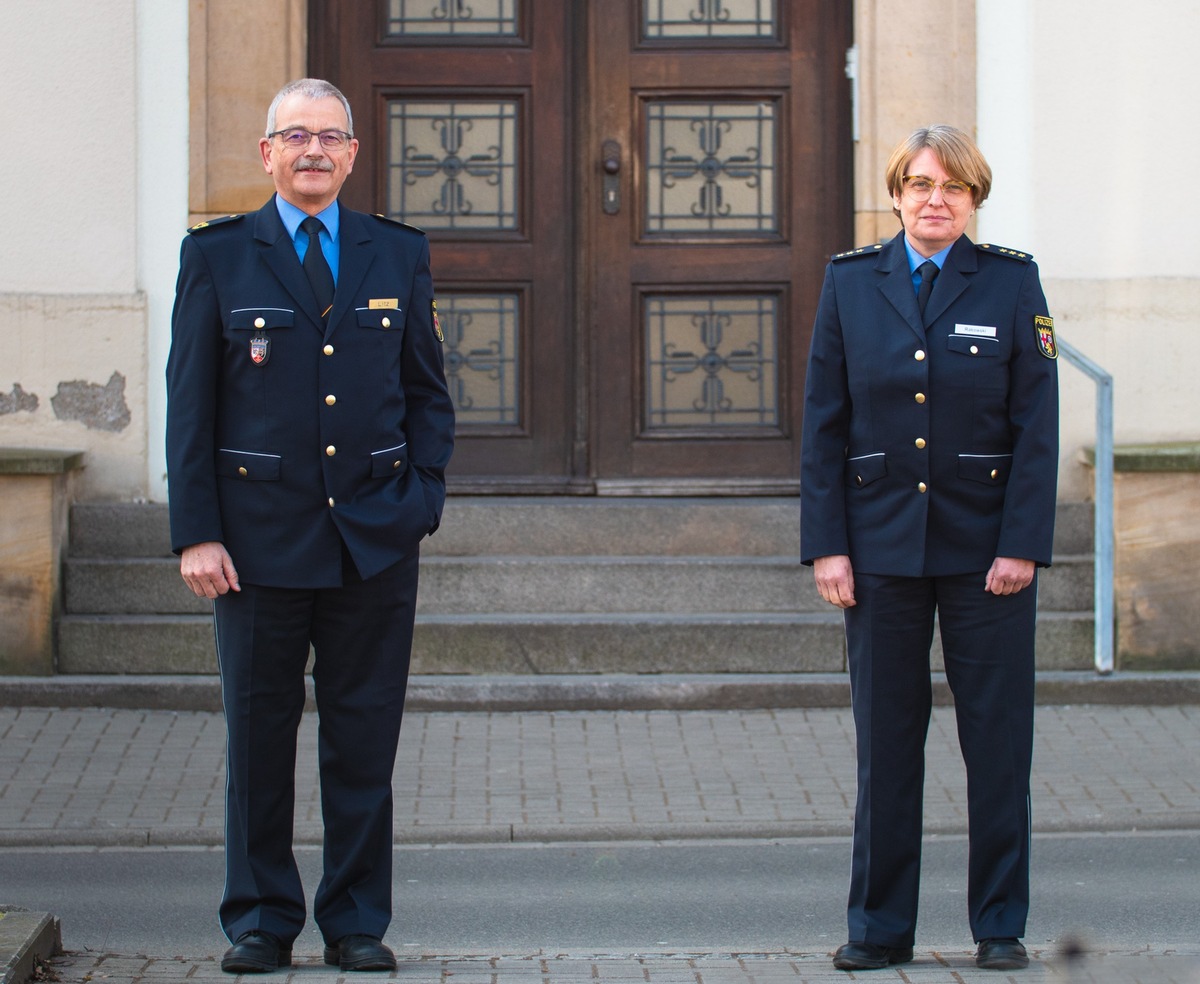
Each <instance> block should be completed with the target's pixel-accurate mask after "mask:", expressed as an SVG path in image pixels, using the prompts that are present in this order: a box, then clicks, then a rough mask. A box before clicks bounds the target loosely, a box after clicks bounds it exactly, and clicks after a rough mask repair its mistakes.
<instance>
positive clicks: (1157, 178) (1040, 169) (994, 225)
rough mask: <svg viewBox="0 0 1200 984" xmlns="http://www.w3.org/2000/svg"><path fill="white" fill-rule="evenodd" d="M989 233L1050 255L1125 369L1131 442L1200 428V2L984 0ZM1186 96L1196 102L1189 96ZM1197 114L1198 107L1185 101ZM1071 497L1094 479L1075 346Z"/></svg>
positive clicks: (1065, 481) (1058, 307) (1100, 343)
mask: <svg viewBox="0 0 1200 984" xmlns="http://www.w3.org/2000/svg"><path fill="white" fill-rule="evenodd" d="M978 8H979V12H980V21H979V31H978V45H979V64H980V73H979V80H978V88H979V92H980V104H981V112H980V130H981V140H982V141H983V143H984V147H985V150H986V151H987V153H988V156H989V158H990V160H991V162H992V164H993V167H994V168H995V169H996V184H995V187H994V189H993V193H992V199H991V201H990V202H989V203H988V206H987V208H986V209H985V210H983V211H982V212H981V213H980V228H981V230H983V234H984V235H985V236H987V238H989V239H991V240H992V241H994V242H999V243H1004V244H1006V245H1011V246H1015V247H1017V248H1020V249H1024V250H1028V251H1029V252H1031V253H1033V255H1034V256H1035V258H1036V260H1037V262H1038V265H1039V267H1040V270H1041V274H1042V281H1043V284H1044V286H1045V288H1046V296H1047V299H1048V300H1049V302H1050V309H1051V313H1052V314H1054V316H1055V322H1056V327H1057V328H1058V330H1059V332H1060V334H1061V335H1062V337H1063V338H1064V339H1066V340H1068V341H1069V342H1070V343H1071V344H1073V345H1074V346H1076V347H1077V348H1079V349H1080V350H1081V351H1083V353H1084V354H1085V355H1087V356H1088V357H1089V358H1090V359H1092V360H1093V361H1095V362H1097V363H1099V364H1100V365H1101V366H1102V367H1103V368H1105V369H1107V370H1108V371H1109V372H1110V373H1112V375H1113V392H1114V398H1115V399H1114V402H1115V412H1114V423H1115V435H1116V441H1117V443H1118V444H1130V443H1140V442H1146V441H1167V440H1185V439H1186V440H1195V439H1196V438H1197V437H1200V398H1197V395H1196V394H1197V390H1196V385H1195V375H1196V369H1195V367H1196V366H1197V365H1200V330H1197V329H1198V328H1200V237H1198V236H1197V235H1196V229H1197V228H1200V200H1197V197H1196V196H1195V195H1194V194H1191V193H1189V192H1188V191H1186V190H1185V191H1176V189H1187V188H1188V187H1189V185H1190V181H1189V174H1188V171H1189V168H1190V164H1191V162H1192V161H1194V160H1196V159H1197V157H1200V128H1197V127H1195V126H1192V125H1189V123H1188V122H1187V121H1186V120H1185V119H1184V117H1181V116H1180V111H1181V106H1185V105H1187V98H1188V95H1187V94H1190V93H1195V92H1197V91H1200V59H1197V58H1196V57H1195V51H1194V49H1195V41H1196V39H1197V38H1198V37H1200V7H1198V6H1197V5H1196V4H1195V3H1193V2H1191V0H1161V2H1156V3H1155V4H1153V16H1145V17H1142V16H1135V17H1131V16H1130V11H1129V7H1128V5H1127V4H1123V3H1121V2H1120V0H1086V2H1085V0H1058V2H1056V3H1040V2H1039V3H1035V2H1034V0H978ZM1181 100H1182V101H1181ZM1184 115H1185V116H1186V113H1185V114H1184ZM1059 375H1060V379H1061V380H1062V384H1063V401H1062V408H1063V412H1062V427H1061V439H1062V448H1063V458H1062V462H1061V467H1060V482H1059V490H1060V496H1062V497H1065V498H1080V497H1082V496H1083V495H1086V494H1088V493H1089V492H1090V489H1091V474H1090V472H1088V471H1086V470H1085V469H1084V468H1083V467H1082V465H1080V463H1079V452H1080V449H1081V448H1082V447H1084V446H1085V445H1091V444H1093V443H1094V441H1095V429H1094V423H1093V419H1094V399H1093V386H1092V384H1091V383H1090V382H1088V381H1087V380H1086V378H1085V377H1083V376H1082V375H1081V374H1080V373H1079V372H1078V371H1077V370H1075V369H1073V368H1072V367H1071V366H1070V365H1068V364H1066V362H1065V361H1060V368H1059Z"/></svg>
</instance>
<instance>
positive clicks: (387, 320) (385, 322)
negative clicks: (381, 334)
mask: <svg viewBox="0 0 1200 984" xmlns="http://www.w3.org/2000/svg"><path fill="white" fill-rule="evenodd" d="M379 323H380V324H381V325H383V327H384V328H391V327H392V319H391V318H384V319H383V320H382V321H381V322H379Z"/></svg>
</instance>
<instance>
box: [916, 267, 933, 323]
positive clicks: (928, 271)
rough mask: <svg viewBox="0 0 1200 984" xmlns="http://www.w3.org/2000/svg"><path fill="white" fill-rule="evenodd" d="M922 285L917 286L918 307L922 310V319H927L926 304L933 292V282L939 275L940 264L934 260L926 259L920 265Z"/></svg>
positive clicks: (918, 268) (919, 271) (918, 270)
mask: <svg viewBox="0 0 1200 984" xmlns="http://www.w3.org/2000/svg"><path fill="white" fill-rule="evenodd" d="M917 273H919V274H920V275H921V286H920V287H918V288H917V307H918V308H919V309H920V311H921V320H922V321H924V320H925V305H926V304H928V303H929V295H930V294H932V293H933V282H934V280H935V279H936V278H937V275H938V265H937V264H936V263H934V262H933V260H926V261H925V262H924V263H922V264H921V265H920V266H919V267H917Z"/></svg>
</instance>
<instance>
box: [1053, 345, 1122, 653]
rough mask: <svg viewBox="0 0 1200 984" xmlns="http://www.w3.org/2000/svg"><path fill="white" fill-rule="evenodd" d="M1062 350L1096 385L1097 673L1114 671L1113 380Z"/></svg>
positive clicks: (1073, 352) (1083, 357)
mask: <svg viewBox="0 0 1200 984" xmlns="http://www.w3.org/2000/svg"><path fill="white" fill-rule="evenodd" d="M1058 350H1059V351H1060V352H1061V353H1062V354H1063V355H1064V356H1065V357H1066V360H1067V361H1068V362H1069V363H1071V365H1073V366H1074V367H1075V368H1076V369H1078V370H1079V371H1080V372H1082V373H1083V374H1084V375H1086V376H1088V377H1089V378H1090V379H1091V380H1092V381H1093V382H1095V384H1096V487H1095V493H1094V494H1095V499H1096V510H1095V513H1096V514H1095V524H1096V525H1095V537H1094V538H1095V555H1096V561H1095V564H1096V566H1095V573H1094V575H1093V580H1094V582H1095V583H1094V585H1093V589H1094V598H1095V609H1096V611H1095V626H1096V635H1095V662H1096V672H1097V673H1101V674H1105V675H1107V674H1109V673H1111V672H1112V671H1113V627H1114V625H1115V621H1116V620H1115V617H1114V612H1113V556H1114V552H1115V550H1114V543H1113V539H1114V538H1113V378H1112V374H1111V373H1108V372H1106V371H1105V370H1104V369H1102V368H1100V366H1098V365H1097V364H1096V363H1095V362H1093V361H1092V360H1091V359H1089V358H1088V357H1087V356H1086V355H1084V354H1083V353H1082V352H1080V351H1079V349H1077V348H1075V346H1073V345H1071V344H1069V343H1067V342H1065V341H1063V339H1062V336H1059V338H1058Z"/></svg>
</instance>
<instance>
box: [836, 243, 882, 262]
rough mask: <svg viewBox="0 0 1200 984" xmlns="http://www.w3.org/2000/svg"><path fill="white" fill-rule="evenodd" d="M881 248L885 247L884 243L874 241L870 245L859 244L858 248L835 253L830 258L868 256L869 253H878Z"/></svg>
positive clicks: (841, 258)
mask: <svg viewBox="0 0 1200 984" xmlns="http://www.w3.org/2000/svg"><path fill="white" fill-rule="evenodd" d="M881 249H883V243H873V244H872V245H870V246H859V247H858V249H848V250H846V252H844V253H834V254H833V256H831V257H830V259H831V260H848V259H849V258H850V257H852V256H866V255H867V254H869V253H878V252H879V251H880V250H881Z"/></svg>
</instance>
